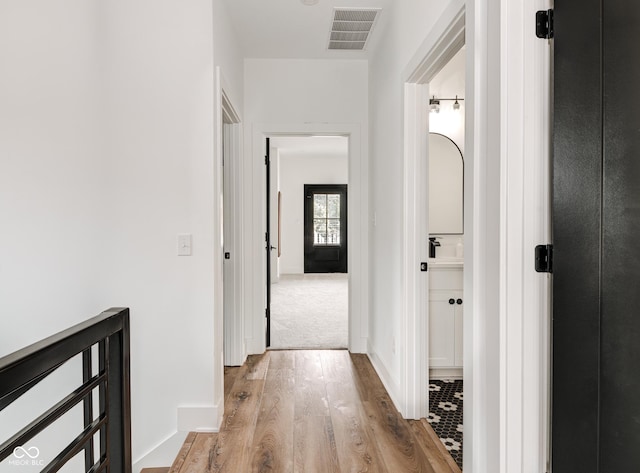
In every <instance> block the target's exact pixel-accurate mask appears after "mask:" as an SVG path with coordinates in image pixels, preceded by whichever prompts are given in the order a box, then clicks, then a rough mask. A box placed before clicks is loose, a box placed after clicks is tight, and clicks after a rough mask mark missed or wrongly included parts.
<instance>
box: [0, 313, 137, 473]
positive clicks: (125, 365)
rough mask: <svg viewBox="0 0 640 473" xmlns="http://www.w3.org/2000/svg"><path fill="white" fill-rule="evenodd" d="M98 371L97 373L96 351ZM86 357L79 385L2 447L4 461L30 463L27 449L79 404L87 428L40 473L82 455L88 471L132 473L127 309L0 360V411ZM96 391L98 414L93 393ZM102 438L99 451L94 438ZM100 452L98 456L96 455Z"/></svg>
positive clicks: (55, 468) (97, 317)
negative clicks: (94, 352) (66, 365)
mask: <svg viewBox="0 0 640 473" xmlns="http://www.w3.org/2000/svg"><path fill="white" fill-rule="evenodd" d="M95 345H97V348H98V349H97V353H98V370H97V373H95V374H94V373H93V363H92V361H93V360H92V347H93V346H95ZM80 354H82V380H83V383H82V385H81V386H78V387H76V388H75V389H73V391H71V392H70V393H69V394H68V395H67V396H65V397H64V398H63V399H61V400H59V401H58V402H56V403H55V404H54V405H53V406H52V407H50V408H49V409H47V410H46V411H45V412H44V413H42V414H40V415H38V416H37V417H36V418H35V419H34V420H33V421H31V422H30V423H29V424H28V425H26V426H24V427H23V428H21V429H20V430H19V431H18V432H16V433H15V434H13V435H12V436H11V437H10V438H9V439H8V440H6V441H5V442H4V443H2V444H0V462H2V461H3V460H5V459H6V458H8V457H10V456H12V455H13V456H15V457H16V458H19V457H20V458H22V457H26V458H28V457H29V456H30V455H29V454H30V452H29V450H28V448H27V449H25V447H24V445H27V442H29V440H31V439H32V438H33V437H35V436H36V435H38V434H39V433H41V432H43V431H44V430H45V429H47V427H49V426H51V425H52V424H53V423H54V422H55V421H56V420H58V419H59V418H60V417H62V416H63V415H64V414H65V413H67V412H68V411H69V410H71V409H72V408H73V407H75V406H76V405H79V404H80V403H82V405H83V414H84V415H83V418H84V422H83V424H84V425H83V428H82V429H81V431H80V432H78V433H77V436H76V437H75V439H74V440H73V441H72V442H71V443H69V444H68V445H67V446H66V447H65V448H63V449H62V450H61V451H60V452H58V453H57V455H56V456H55V458H53V459H52V460H51V461H50V462H49V463H48V464H47V465H42V466H43V468H42V470H41V471H42V472H47V473H50V472H55V471H58V470H59V469H61V468H62V467H63V466H64V465H65V464H66V463H67V462H69V460H71V459H72V458H74V457H76V456H77V455H78V454H81V452H82V451H83V450H84V465H85V471H86V472H91V473H98V472H100V471H107V472H110V473H131V400H130V383H129V309H123V308H113V309H109V310H107V311H105V312H103V313H101V314H100V315H98V316H96V317H93V318H91V319H89V320H87V321H85V322H82V323H80V324H78V325H75V326H73V327H71V328H69V329H67V330H64V331H62V332H60V333H57V334H55V335H52V336H51V337H48V338H46V339H44V340H41V341H39V342H37V343H34V344H33V345H30V346H28V347H26V348H23V349H21V350H18V351H17V352H15V353H12V354H10V355H7V356H5V357H3V358H0V411H2V410H4V409H5V408H7V407H8V406H9V405H11V403H13V402H15V401H16V400H17V399H19V398H20V397H21V396H22V395H23V394H25V393H26V392H27V391H29V390H30V389H31V388H33V387H34V386H36V385H37V384H38V383H39V382H40V381H42V380H43V379H45V378H46V377H47V376H49V375H50V374H52V373H53V372H54V371H55V370H56V369H57V368H59V367H60V366H62V365H63V364H64V363H65V362H67V361H68V360H70V359H71V358H73V357H75V356H77V355H80ZM96 389H97V392H98V396H97V398H98V404H99V406H98V407H99V408H98V415H97V416H95V415H94V410H95V409H94V405H93V400H94V397H93V392H94V390H96ZM96 434H97V435H98V436H99V450H100V451H99V452H95V451H94V436H96ZM96 453H97V455H96Z"/></svg>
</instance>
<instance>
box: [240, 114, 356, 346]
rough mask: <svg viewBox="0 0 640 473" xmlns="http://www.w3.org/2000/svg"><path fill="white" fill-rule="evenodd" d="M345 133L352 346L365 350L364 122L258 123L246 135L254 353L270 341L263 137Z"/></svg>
mask: <svg viewBox="0 0 640 473" xmlns="http://www.w3.org/2000/svg"><path fill="white" fill-rule="evenodd" d="M295 135H302V136H304V135H306V136H310V135H342V136H346V137H348V138H349V200H348V206H349V209H348V212H349V215H350V217H349V222H348V225H349V233H348V245H349V256H348V267H349V350H350V351H351V352H353V353H366V350H367V337H368V309H369V258H368V256H369V233H368V217H367V216H368V215H369V195H368V192H369V185H368V177H367V176H368V161H367V159H366V156H367V143H366V142H364V141H363V139H362V131H361V130H360V125H352V124H299V123H298V124H289V125H286V124H254V125H253V127H252V130H251V133H247V134H246V135H245V140H246V141H245V149H246V150H247V152H246V153H245V156H246V160H245V173H246V174H245V179H247V181H246V182H245V189H246V192H245V198H246V206H245V214H246V218H245V232H244V238H245V241H244V244H245V248H246V258H245V264H244V274H245V275H246V279H245V284H246V286H245V287H246V288H247V292H246V296H247V297H246V299H245V303H246V305H245V313H246V322H245V328H246V332H245V337H246V346H247V351H248V353H249V354H258V353H263V352H264V351H265V349H266V343H265V329H266V319H265V299H266V262H265V249H264V235H265V231H266V217H265V202H264V199H265V192H266V190H265V186H266V183H265V166H264V155H265V149H264V139H265V138H266V137H272V136H295Z"/></svg>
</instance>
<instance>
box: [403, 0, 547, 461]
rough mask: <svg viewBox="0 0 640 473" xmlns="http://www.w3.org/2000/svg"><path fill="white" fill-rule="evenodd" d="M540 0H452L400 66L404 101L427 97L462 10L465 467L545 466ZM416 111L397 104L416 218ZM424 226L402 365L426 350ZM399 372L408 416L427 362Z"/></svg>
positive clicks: (411, 280) (415, 251)
mask: <svg viewBox="0 0 640 473" xmlns="http://www.w3.org/2000/svg"><path fill="white" fill-rule="evenodd" d="M548 8H550V0H536V1H534V2H526V1H525V0H519V1H514V0H467V1H466V2H465V1H464V0H455V1H453V2H452V3H451V4H450V6H449V7H447V9H446V10H445V12H444V13H443V14H442V16H441V17H440V19H439V20H438V21H437V23H436V26H435V27H434V29H433V30H432V31H431V33H430V35H429V36H428V37H427V38H426V39H425V41H424V43H423V44H422V46H421V47H420V48H419V50H418V52H417V53H416V54H415V55H414V57H413V58H412V60H411V61H410V62H409V64H408V66H407V68H406V69H405V74H404V78H405V82H406V85H405V105H406V106H407V107H416V106H417V105H416V104H420V106H421V107H422V106H424V101H425V100H426V98H428V90H427V87H426V86H420V85H419V84H420V83H424V82H428V80H427V79H428V78H429V77H430V72H429V71H430V69H429V68H435V71H437V70H438V69H439V68H440V67H441V66H442V61H445V62H446V56H447V55H446V54H443V51H446V50H449V49H451V45H452V44H453V43H455V39H454V38H455V37H456V34H453V37H452V33H455V32H456V30H457V29H458V26H456V25H458V23H457V22H458V21H459V20H460V15H461V14H463V16H464V17H466V20H465V22H466V27H465V28H466V45H467V71H466V93H465V108H466V111H467V115H466V120H467V121H466V132H465V150H466V153H465V262H464V263H465V265H464V293H465V301H467V303H466V304H465V320H464V381H465V386H464V391H465V392H464V396H465V401H466V402H465V411H464V449H465V455H464V471H465V472H467V473H489V472H491V473H494V472H500V473H519V472H522V473H524V472H534V471H535V472H541V471H547V456H548V438H549V431H548V419H549V405H548V395H549V320H550V285H549V277H548V275H540V274H536V273H535V272H534V271H533V248H534V246H535V245H536V244H544V243H548V242H549V241H550V224H549V222H550V210H549V208H550V171H549V169H550V165H549V157H550V152H549V149H550V134H549V128H550V109H549V103H550V100H549V97H550V82H549V78H550V70H549V60H550V56H549V54H550V52H549V45H548V44H547V42H546V41H543V40H539V39H537V38H535V34H534V30H533V21H534V20H533V19H534V18H535V11H536V10H543V9H544V10H546V9H548ZM421 78H422V79H421ZM424 113H425V112H423V111H421V110H417V109H414V108H409V109H405V119H406V120H407V122H406V123H405V138H406V142H405V166H406V167H405V187H406V188H405V210H406V211H409V212H410V213H409V215H411V214H416V212H417V215H418V218H422V219H425V218H426V215H427V211H428V209H427V208H426V207H425V208H424V209H423V211H419V210H417V209H416V207H419V206H421V205H424V195H423V193H424V192H423V191H422V190H421V189H418V187H417V186H416V184H415V181H414V180H413V178H412V176H414V175H415V174H416V173H417V172H422V179H424V176H425V172H424V162H423V160H425V159H426V149H425V150H424V151H422V152H421V150H422V148H423V147H426V144H425V143H424V141H423V136H422V135H423V134H424V133H423V130H425V128H421V127H423V126H424V121H425V117H424V116H423V115H424ZM423 227H424V224H423V223H421V222H420V221H418V222H416V223H414V224H413V225H411V224H407V225H406V226H405V230H407V231H408V233H407V234H406V235H405V260H404V264H405V272H404V278H405V279H404V284H405V297H406V300H407V303H406V306H405V313H404V317H405V320H406V324H405V329H406V340H407V346H408V347H410V348H413V350H414V352H413V353H411V352H408V353H407V361H408V363H409V365H411V364H412V363H413V362H414V361H415V360H418V364H422V363H424V360H425V354H424V352H420V351H419V350H418V349H417V347H416V346H415V345H413V347H412V343H415V337H414V334H413V333H411V330H413V329H415V328H421V327H422V328H423V327H424V326H425V325H426V322H424V320H423V321H421V320H420V317H421V315H422V314H424V313H425V311H424V307H425V302H424V298H425V297H426V294H424V289H423V288H424V287H425V284H424V282H425V281H424V280H421V277H422V278H423V279H424V275H421V274H419V273H417V271H416V269H415V268H416V266H417V263H418V262H419V261H420V259H419V258H420V257H421V256H422V254H423V249H422V247H421V246H418V245H424V246H425V247H426V242H423V239H424V233H420V232H423V231H424V230H423ZM409 232H412V233H409ZM416 232H417V233H416ZM419 292H421V293H423V294H422V295H421V294H418V293H419ZM421 308H422V312H421V311H420V309H421ZM424 333H426V332H424ZM425 338H428V337H425ZM406 371H407V375H408V378H407V382H406V386H405V388H406V390H405V394H406V396H405V400H406V401H407V406H406V408H407V413H408V414H411V415H408V417H413V416H415V415H417V414H419V413H421V412H423V410H424V405H423V404H422V403H421V401H420V400H419V399H416V398H415V396H414V393H417V392H419V389H418V388H419V386H420V384H421V383H422V380H421V377H423V376H426V373H427V369H426V367H424V366H420V367H413V370H412V368H408V369H407V370H406ZM412 373H413V376H414V378H413V380H412V379H411V376H412ZM412 396H413V397H412ZM412 400H413V401H414V402H413V404H411V401H412Z"/></svg>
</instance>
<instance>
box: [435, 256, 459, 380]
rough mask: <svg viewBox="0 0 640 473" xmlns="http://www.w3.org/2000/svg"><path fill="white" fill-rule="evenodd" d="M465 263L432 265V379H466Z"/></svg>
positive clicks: (439, 262)
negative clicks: (463, 326)
mask: <svg viewBox="0 0 640 473" xmlns="http://www.w3.org/2000/svg"><path fill="white" fill-rule="evenodd" d="M462 274H463V267H462V262H458V261H451V262H442V261H437V260H436V262H434V263H430V264H429V369H430V376H431V377H434V378H437V377H438V376H442V377H461V376H462V320H463V310H464V297H463V293H462Z"/></svg>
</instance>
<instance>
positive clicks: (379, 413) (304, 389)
mask: <svg viewBox="0 0 640 473" xmlns="http://www.w3.org/2000/svg"><path fill="white" fill-rule="evenodd" d="M225 396H226V403H225V413H224V419H223V423H222V426H221V428H220V432H219V433H217V434H212V433H206V434H205V433H198V434H195V433H192V434H190V435H189V437H188V438H187V442H185V446H184V447H183V450H182V451H181V455H182V458H181V457H178V459H176V463H174V466H173V467H172V468H171V470H170V473H195V472H229V473H235V472H238V473H239V472H242V473H245V472H256V473H257V472H278V473H288V472H292V473H293V472H296V473H298V472H300V473H302V472H308V473H315V472H317V473H320V472H322V473H324V472H332V473H342V472H352V471H367V472H372V473H397V472H403V473H411V472H416V473H417V472H420V473H460V469H459V468H458V467H457V466H456V465H455V462H453V460H450V461H447V458H446V457H449V459H451V457H450V456H449V455H448V454H446V450H445V452H444V454H443V452H442V449H443V448H444V447H443V446H442V444H441V442H440V441H439V440H438V438H437V436H435V434H434V433H433V431H431V428H430V426H429V425H428V424H426V423H425V424H423V423H422V422H420V421H407V420H405V419H403V418H402V417H401V415H400V414H399V412H398V411H397V410H396V408H395V406H394V405H393V402H392V401H391V399H390V398H389V395H388V394H387V392H386V390H385V388H384V386H383V385H382V383H381V381H380V379H379V378H378V376H377V374H376V372H375V370H374V368H373V366H372V365H371V363H370V361H369V359H368V357H367V356H366V355H355V354H349V352H347V351H346V350H299V351H292V350H286V351H285V350H282V351H269V352H266V353H265V354H263V355H256V356H251V357H249V359H248V360H247V363H246V364H245V365H243V366H241V367H234V368H226V369H225ZM430 431H431V432H430ZM451 463H453V465H452V464H451Z"/></svg>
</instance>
